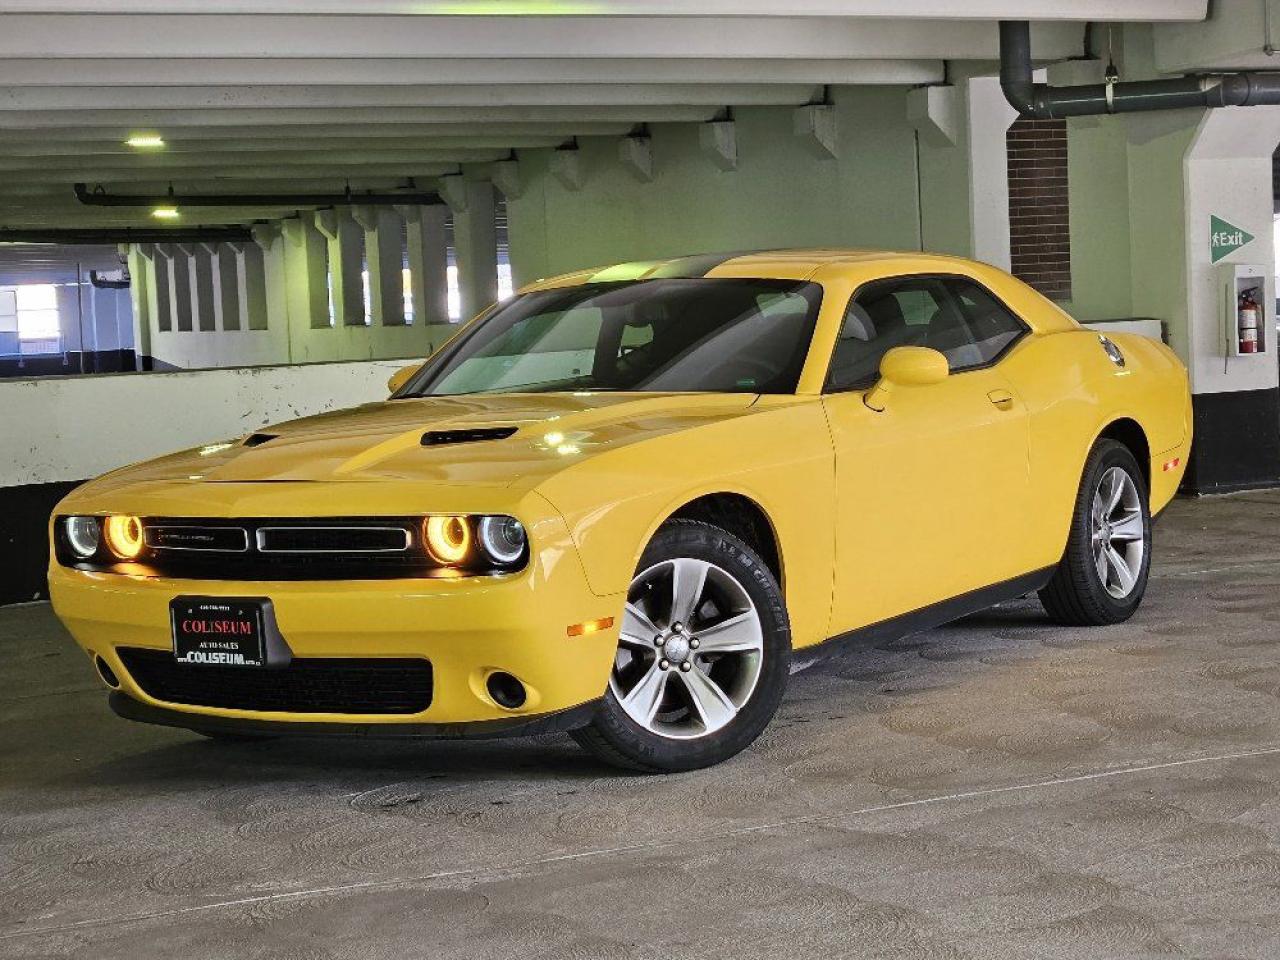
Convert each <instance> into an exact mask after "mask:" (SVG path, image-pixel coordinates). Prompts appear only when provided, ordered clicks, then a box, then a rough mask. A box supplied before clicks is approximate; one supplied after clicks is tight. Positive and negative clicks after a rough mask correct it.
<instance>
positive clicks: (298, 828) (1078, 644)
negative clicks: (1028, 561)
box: [0, 493, 1280, 960]
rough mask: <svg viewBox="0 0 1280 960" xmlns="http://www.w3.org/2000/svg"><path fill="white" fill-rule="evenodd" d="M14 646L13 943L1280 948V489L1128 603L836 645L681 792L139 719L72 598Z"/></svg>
mask: <svg viewBox="0 0 1280 960" xmlns="http://www.w3.org/2000/svg"><path fill="white" fill-rule="evenodd" d="M0 651H2V652H3V657H0V956H3V957H22V958H36V957H83V958H94V960H103V958H115V957H120V958H125V957H128V958H151V957H157V958H158V957H163V958H187V957H201V958H204V957H219V958H221V957H226V958H237V960H242V958H328V957H344V958H345V957H350V958H360V960H369V958H382V957H386V958H397V960H399V958H410V957H449V958H471V957H491V958H499V957H514V956H520V957H530V958H532V957H548V958H557V960H559V958H568V957H584V958H587V957H590V958H597V957H653V958H672V957H676V958H684V957H718V958H719V957H723V958H754V957H760V958H770V960H776V958H783V957H816V956H822V957H845V956H847V957H859V958H868V957H929V958H935V957H936V958H959V957H973V958H993V957H997V958H1003V957H1019V958H1020V957H1054V958H1057V957H1080V958H1088V960H1099V958H1121V957H1166V956H1177V957H1185V956H1195V957H1214V958H1224V960H1225V958H1238V957H1275V956H1277V955H1280V710H1277V704H1278V700H1277V698H1278V697H1280V494H1270V493H1267V494H1264V493H1255V494H1246V495H1240V496H1236V497H1230V498H1220V499H1213V500H1204V501H1197V502H1189V501H1180V502H1178V503H1176V504H1175V505H1174V506H1173V507H1172V508H1171V510H1170V511H1169V514H1168V516H1167V517H1166V519H1165V520H1164V521H1163V522H1162V523H1161V525H1160V527H1159V528H1158V530H1157V552H1156V566H1155V571H1154V575H1153V579H1152V583H1151V587H1150V589H1149V591H1148V595H1147V601H1146V604H1145V605H1144V607H1143V608H1142V610H1141V612H1140V613H1139V615H1138V616H1137V618H1136V619H1135V620H1134V621H1133V622H1132V623H1130V624H1127V625H1124V626H1121V627H1116V628H1111V629H1094V630H1067V629H1060V628H1056V627H1053V626H1051V625H1049V624H1048V623H1046V622H1045V620H1044V619H1043V616H1042V614H1041V612H1040V609H1039V607H1038V606H1036V605H1035V604H1034V603H1030V602H1023V603H1019V604H1014V605H1011V606H1009V607H1006V608H1003V609H1001V610H998V611H994V612H992V613H990V614H986V615H983V616H980V617H977V618H971V619H969V620H968V621H965V622H964V623H963V624H960V625H956V626H952V627H948V628H944V629H941V630H936V631H933V632H931V633H928V634H924V635H921V636H917V637H913V638H910V639H908V640H904V641H901V642H898V643H894V644H891V645H887V646H885V647H883V648H881V649H876V650H872V651H867V652H862V653H859V654H853V655H847V656H844V657H843V658H841V659H837V660H835V661H832V662H829V663H827V664H826V665H824V666H820V667H816V668H814V669H812V670H810V671H809V672H807V673H805V674H802V675H799V676H797V677H794V678H792V685H791V688H790V692H789V693H788V695H787V698H786V700H785V702H784V704H783V707H782V710H781V713H780V715H779V717H778V718H777V720H776V721H775V722H774V724H773V726H772V727H771V728H770V730H769V731H768V732H767V733H766V734H765V736H764V738H763V739H762V740H761V741H760V743H759V744H758V745H757V746H756V747H755V748H754V749H752V750H750V751H749V752H748V753H746V754H744V755H743V756H742V757H740V758H738V759H737V760H735V761H733V762H731V763H729V764H727V765H725V766H722V767H720V768H718V769H713V770H707V771H703V772H699V773H693V774H686V775H681V776H676V777H633V776H619V775H616V774H615V773H613V772H612V771H610V770H608V769H605V768H602V767H600V766H598V765H596V764H594V763H593V762H591V761H590V760H588V759H587V758H586V757H585V756H584V755H583V754H580V753H579V752H578V750H577V749H576V747H574V745H573V744H572V743H571V742H570V741H569V740H568V739H567V738H565V739H561V738H554V739H544V740H532V741H511V742H497V743H470V744H467V743H447V744H417V745H414V744H385V745H372V746H370V745H363V744H362V745H343V744H334V743H314V742H305V741H294V742H288V741H277V742H271V743H263V744H256V745H250V746H238V747H235V746H224V745H219V744H215V743H211V742H207V741H204V740H202V739H200V738H198V737H195V736H193V735H188V734H185V733H182V732H177V731H171V730H166V729H160V728H149V727H144V726H137V725H132V724H128V723H125V722H124V721H119V720H116V719H115V718H114V717H113V716H111V715H110V714H109V712H108V710H107V707H106V703H105V697H104V695H103V691H102V690H101V689H100V688H99V686H98V685H97V683H96V681H95V680H94V679H93V677H92V676H91V674H90V672H89V667H88V664H87V663H86V661H85V659H84V657H83V656H82V655H81V654H80V653H78V652H77V651H76V650H75V648H74V647H73V646H72V644H71V642H70V640H69V639H68V638H67V637H66V635H65V634H64V633H63V632H62V630H61V629H60V628H59V627H58V625H57V624H56V622H55V621H54V619H53V616H52V615H51V613H50V611H49V609H48V607H46V606H29V607H22V608H8V609H5V610H3V611H0Z"/></svg>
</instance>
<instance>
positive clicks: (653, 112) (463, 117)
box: [0, 87, 811, 137]
mask: <svg viewBox="0 0 1280 960" xmlns="http://www.w3.org/2000/svg"><path fill="white" fill-rule="evenodd" d="M803 89H805V90H810V89H811V88H809V87H805V88H803ZM784 102H792V103H802V102H804V100H803V99H801V100H791V101H784ZM719 110H720V107H719V106H711V105H702V104H695V105H692V106H690V105H687V104H666V105H660V104H627V103H621V104H598V105H591V104H577V105H574V104H568V105H565V104H558V105H529V104H525V105H523V106H508V105H503V106H490V107H486V106H476V107H462V106H438V107H384V108H381V109H379V110H376V111H372V110H370V109H369V108H367V107H306V108H281V107H256V108H255V107H247V108H246V107H242V108H234V109H232V108H228V109H225V110H218V109H214V110H194V109H160V108H154V109H124V108H122V109H119V110H113V111H112V112H111V114H110V116H111V119H112V120H113V121H114V122H115V123H117V124H118V125H119V126H120V127H122V128H124V129H125V130H129V129H134V130H151V129H155V128H160V129H163V130H165V131H167V132H169V133H171V134H172V132H173V131H179V130H185V128H187V127H198V128H204V129H211V128H215V127H232V128H234V129H236V130H241V129H243V128H245V127H249V126H255V125H256V126H258V127H259V128H264V129H265V130H266V131H267V132H269V133H270V134H271V135H272V136H277V137H278V136H281V135H282V134H283V133H286V132H288V130H289V129H290V128H293V127H295V126H301V127H310V128H314V127H316V126H317V125H320V126H327V125H334V124H336V125H339V126H344V125H348V124H350V125H351V126H352V127H353V128H354V127H356V126H358V125H360V124H367V123H377V124H379V125H381V126H384V127H385V126H386V125H388V124H390V125H396V124H404V125H406V127H407V126H409V125H412V126H414V127H422V126H423V125H430V124H441V125H445V126H448V127H453V128H457V127H458V126H459V124H463V125H466V126H467V128H468V129H470V130H471V131H473V132H474V131H476V130H482V129H484V128H485V127H486V126H488V125H491V124H510V123H520V122H525V123H539V124H553V125H557V126H564V125H566V124H570V125H572V124H575V123H579V122H581V123H583V124H586V123H608V122H612V123H625V124H627V125H628V126H634V125H635V124H637V123H643V122H650V123H658V122H662V123H685V122H696V121H699V120H706V119H707V118H709V117H711V116H714V115H715V114H716V113H717V112H719ZM104 116H105V115H104V114H103V113H102V112H100V111H97V110H91V109H90V110H54V111H42V110H13V111H5V110H0V130H6V131H7V130H8V129H10V128H15V129H22V130H36V129H39V130H46V131H47V130H50V129H58V130H62V129H66V128H71V129H73V130H78V129H81V128H84V127H100V126H101V125H102V121H103V118H104ZM173 135H175V136H176V134H173ZM126 136H127V134H126ZM6 137H7V134H6Z"/></svg>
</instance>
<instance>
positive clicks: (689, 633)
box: [573, 520, 791, 772]
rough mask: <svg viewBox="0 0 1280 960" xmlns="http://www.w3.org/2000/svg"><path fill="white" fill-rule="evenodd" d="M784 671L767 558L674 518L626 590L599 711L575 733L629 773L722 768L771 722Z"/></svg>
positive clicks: (779, 616)
mask: <svg viewBox="0 0 1280 960" xmlns="http://www.w3.org/2000/svg"><path fill="white" fill-rule="evenodd" d="M790 662H791V633H790V628H789V625H788V621H787V612H786V607H785V604H784V603H783V599H782V592H781V590H780V589H779V588H778V584H777V581H776V580H775V579H774V577H773V574H772V573H771V572H770V571H769V568H768V567H767V566H766V565H765V563H764V561H763V560H761V559H760V557H759V556H758V555H757V554H756V552H755V551H754V550H752V549H751V548H750V547H749V546H747V544H745V543H744V542H743V541H742V540H740V539H738V538H737V537H735V536H733V535H732V534H730V533H727V532H726V531H724V530H721V529H720V528H718V527H714V526H711V525H710V524H706V523H701V522H698V521H692V520H675V521H672V522H670V523H668V524H666V525H665V526H663V527H662V528H661V529H660V530H659V531H658V533H657V534H656V535H655V536H654V538H653V541H652V542H651V543H650V544H649V546H648V547H647V548H646V549H645V552H644V555H643V556H642V557H641V559H640V564H639V566H638V568H637V571H636V575H635V578H634V579H633V580H632V581H631V587H630V589H629V590H628V592H627V604H626V608H625V610H624V613H623V617H622V630H621V635H620V637H619V641H618V651H617V654H616V656H615V658H614V665H613V671H612V674H611V675H610V678H609V689H608V692H607V693H606V694H605V697H604V702H603V704H602V706H601V709H600V712H599V714H598V715H597V716H596V718H595V720H594V721H593V722H592V723H591V725H590V726H587V727H584V728H583V729H581V730H577V731H574V733H573V736H574V738H575V739H576V740H577V741H578V742H579V743H580V744H581V745H582V746H584V747H585V748H587V749H588V750H589V751H591V752H592V753H593V754H595V755H596V756H597V757H599V758H600V759H602V760H605V761H607V762H609V763H612V764H614V765H616V766H621V767H626V768H629V769H633V770H644V771H651V772H656V771H677V770H693V769H697V768H699V767H706V766H710V765H711V764H715V763H719V762H721V761H722V760H727V759H728V758H729V757H732V756H733V755H734V754H736V753H738V752H739V751H740V750H742V749H744V748H745V747H746V746H748V745H749V744H750V743H751V742H752V741H753V740H755V739H756V737H758V736H759V735H760V733H761V731H762V730H764V728H765V726H766V725H767V724H768V723H769V720H770V719H772V717H773V715H774V713H775V712H776V711H777V709H778V704H779V702H780V701H781V700H782V693H783V691H784V690H785V688H786V682H787V675H788V673H789V670H790Z"/></svg>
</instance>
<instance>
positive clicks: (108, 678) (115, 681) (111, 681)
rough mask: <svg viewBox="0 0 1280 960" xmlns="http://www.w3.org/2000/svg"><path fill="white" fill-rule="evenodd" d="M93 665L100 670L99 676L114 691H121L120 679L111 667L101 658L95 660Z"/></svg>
mask: <svg viewBox="0 0 1280 960" xmlns="http://www.w3.org/2000/svg"><path fill="white" fill-rule="evenodd" d="M93 665H94V666H95V667H97V668H98V676H100V677H101V678H102V682H103V683H105V684H106V685H107V686H108V687H110V688H111V689H112V690H119V689H120V678H119V677H117V676H116V672H115V671H114V670H112V669H111V665H110V664H109V663H107V661H105V660H103V659H102V658H101V657H94V658H93Z"/></svg>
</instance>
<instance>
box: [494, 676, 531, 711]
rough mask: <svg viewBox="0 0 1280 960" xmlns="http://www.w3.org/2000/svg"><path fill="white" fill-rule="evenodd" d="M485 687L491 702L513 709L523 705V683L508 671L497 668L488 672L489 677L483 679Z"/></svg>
mask: <svg viewBox="0 0 1280 960" xmlns="http://www.w3.org/2000/svg"><path fill="white" fill-rule="evenodd" d="M485 689H486V690H488V691H489V696H491V697H492V698H493V702H494V703H496V704H497V705H498V706H500V707H505V708H506V709H507V710H515V709H517V708H519V707H523V706H524V702H525V699H526V695H525V691H524V684H523V683H521V682H520V681H519V680H517V679H516V678H515V677H513V676H512V675H511V674H509V673H503V672H502V671H501V670H499V671H497V672H495V673H491V674H489V679H488V680H486V681H485Z"/></svg>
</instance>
